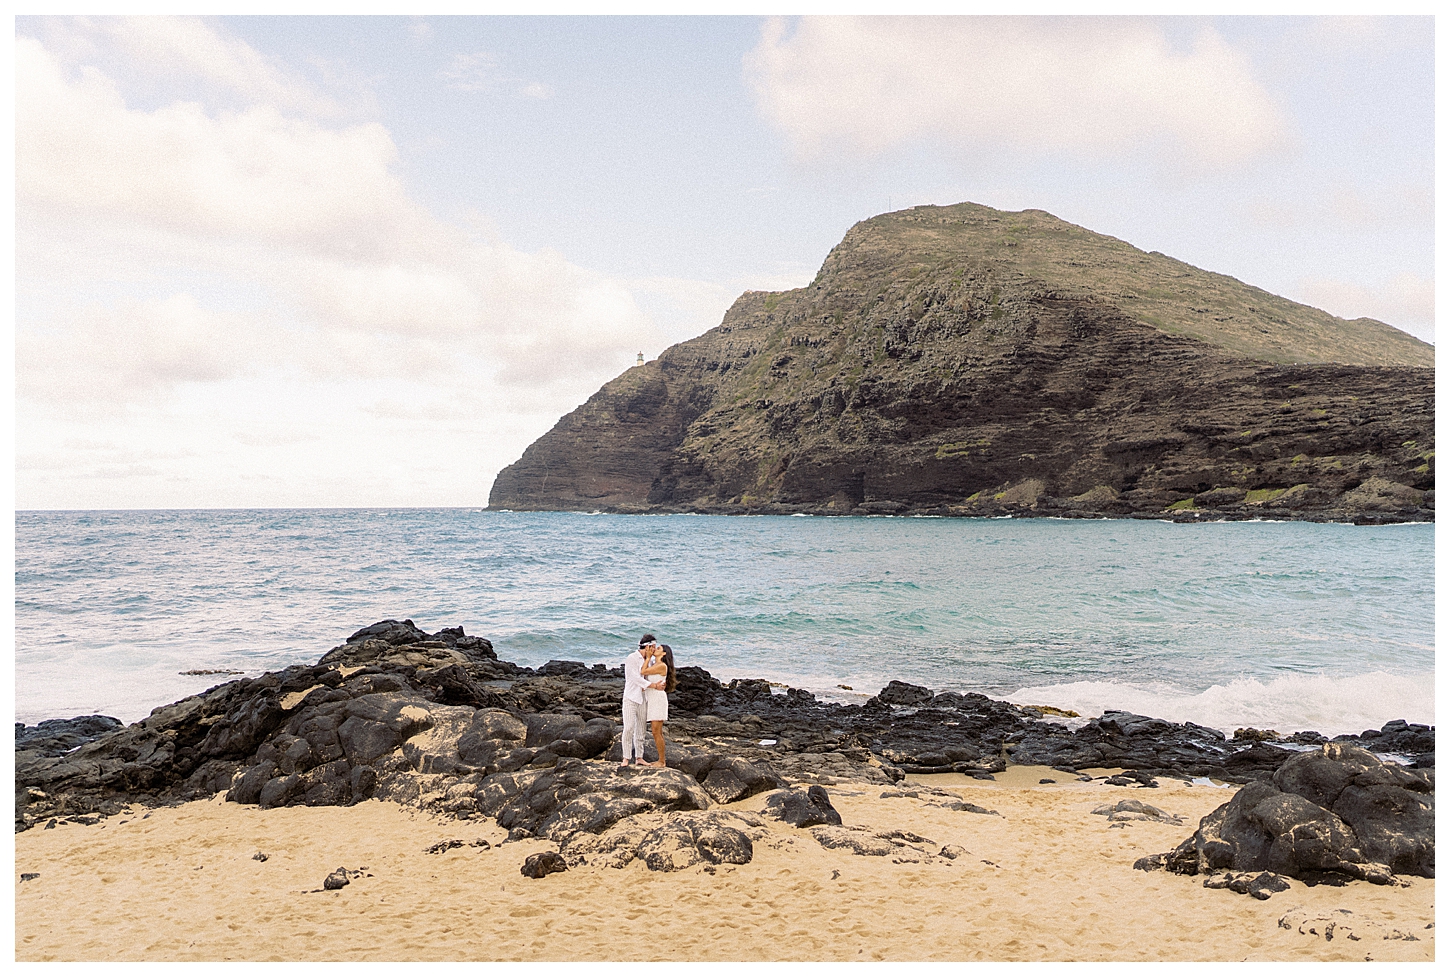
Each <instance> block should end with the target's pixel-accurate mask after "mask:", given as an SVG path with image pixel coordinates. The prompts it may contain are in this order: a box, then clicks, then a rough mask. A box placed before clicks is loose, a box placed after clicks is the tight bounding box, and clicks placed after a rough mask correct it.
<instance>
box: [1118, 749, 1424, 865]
mask: <svg viewBox="0 0 1450 977" xmlns="http://www.w3.org/2000/svg"><path fill="white" fill-rule="evenodd" d="M1138 867H1139V868H1143V869H1145V870H1152V869H1154V868H1166V869H1168V870H1169V871H1171V872H1176V873H1179V874H1181V875H1199V874H1206V873H1211V872H1220V871H1224V870H1227V871H1230V872H1235V873H1243V872H1265V871H1267V872H1273V873H1277V874H1279V875H1286V876H1290V877H1294V878H1305V877H1308V878H1314V877H1317V876H1318V875H1321V874H1323V873H1332V874H1338V875H1343V876H1348V877H1350V878H1356V879H1365V880H1368V881H1370V882H1376V883H1379V884H1386V883H1389V882H1391V881H1393V877H1394V876H1395V875H1418V876H1423V877H1426V878H1434V877H1435V795H1434V782H1433V780H1432V775H1430V774H1426V773H1422V772H1419V771H1412V770H1406V769H1405V768H1403V767H1400V766H1397V765H1394V764H1387V763H1384V762H1383V761H1381V760H1379V759H1377V758H1376V757H1375V756H1374V755H1373V754H1371V753H1369V752H1368V751H1366V750H1363V749H1360V748H1359V747H1355V746H1346V745H1344V744H1340V743H1330V744H1326V745H1325V746H1324V747H1323V748H1322V749H1320V750H1315V751H1313V752H1310V753H1300V754H1298V755H1296V756H1294V757H1292V758H1291V759H1289V760H1287V761H1285V762H1284V763H1283V764H1282V765H1281V766H1280V767H1279V768H1278V769H1277V770H1276V771H1274V774H1273V777H1272V779H1271V780H1267V781H1256V782H1254V783H1251V784H1249V785H1248V786H1246V787H1244V788H1243V789H1242V790H1240V791H1239V792H1238V793H1237V794H1235V795H1234V797H1233V799H1232V800H1230V801H1229V802H1228V803H1226V804H1223V805H1222V806H1220V807H1219V808H1218V809H1216V810H1215V811H1213V812H1212V813H1210V814H1209V815H1208V816H1206V817H1205V818H1204V819H1203V820H1202V822H1201V823H1200V824H1199V827H1198V830H1197V831H1196V832H1195V833H1194V834H1193V836H1192V837H1191V838H1188V839H1187V840H1186V841H1184V842H1183V844H1181V845H1179V846H1178V847H1177V848H1176V849H1174V850H1173V851H1171V852H1168V853H1166V854H1163V855H1155V856H1150V857H1148V858H1145V859H1140V860H1139V862H1138Z"/></svg>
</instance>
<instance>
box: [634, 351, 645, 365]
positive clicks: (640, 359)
mask: <svg viewBox="0 0 1450 977" xmlns="http://www.w3.org/2000/svg"><path fill="white" fill-rule="evenodd" d="M634 365H635V366H644V354H643V353H640V354H639V359H637V360H635V361H634Z"/></svg>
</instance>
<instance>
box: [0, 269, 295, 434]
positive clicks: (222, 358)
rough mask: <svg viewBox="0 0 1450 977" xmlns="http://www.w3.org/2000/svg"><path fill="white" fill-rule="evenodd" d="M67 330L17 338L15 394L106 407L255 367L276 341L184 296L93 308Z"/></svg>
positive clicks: (29, 333) (254, 327)
mask: <svg viewBox="0 0 1450 977" xmlns="http://www.w3.org/2000/svg"><path fill="white" fill-rule="evenodd" d="M67 327H68V328H66V329H64V330H63V331H61V332H59V333H52V334H47V333H37V332H33V331H24V332H20V333H19V334H18V335H17V336H16V342H15V365H16V371H15V372H16V376H15V380H16V392H17V394H18V395H19V396H22V397H29V398H31V399H35V400H54V401H59V402H60V403H62V404H63V405H68V406H73V407H79V408H86V407H98V408H102V409H110V408H112V407H114V406H115V405H116V404H118V403H122V404H124V403H128V402H135V401H141V402H144V401H145V400H146V399H148V398H151V397H154V396H156V395H158V394H160V393H162V392H163V391H165V390H168V389H169V388H172V387H174V386H176V385H178V384H182V383H206V382H210V381H216V380H227V379H231V378H233V377H236V376H242V375H246V374H248V373H252V372H256V371H257V369H258V368H259V366H260V365H261V364H262V363H263V362H265V358H266V355H267V352H268V350H269V349H273V348H275V346H276V343H275V340H274V339H273V337H272V336H271V335H270V333H271V330H269V329H267V328H266V327H265V326H263V327H261V328H259V327H258V324H257V323H255V322H253V321H247V320H244V319H242V318H241V317H238V316H228V315H223V314H218V313H215V312H211V311H208V310H205V309H203V308H201V307H200V306H198V305H197V303H196V301H195V300H194V299H193V298H192V297H191V296H189V295H185V294H182V295H175V296H172V297H170V298H167V299H165V300H162V301H152V300H142V301H127V302H122V303H119V304H118V305H116V306H114V307H111V308H98V307H94V306H93V307H91V308H89V309H86V310H83V311H82V312H81V314H79V315H77V316H76V317H75V318H74V319H72V320H71V321H70V322H69V323H67Z"/></svg>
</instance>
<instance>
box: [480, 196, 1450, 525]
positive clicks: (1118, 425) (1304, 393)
mask: <svg viewBox="0 0 1450 977" xmlns="http://www.w3.org/2000/svg"><path fill="white" fill-rule="evenodd" d="M1433 357H1434V350H1433V347H1430V346H1429V345H1427V344H1425V343H1421V342H1419V341H1418V340H1415V339H1413V338H1412V337H1410V336H1408V335H1406V334H1404V333H1401V332H1399V331H1398V330H1395V329H1393V328H1391V327H1389V326H1386V325H1384V324H1383V323H1379V322H1375V321H1374V320H1368V319H1360V320H1355V321H1353V322H1348V321H1345V320H1342V319H1337V318H1335V317H1333V316H1330V315H1328V314H1327V313H1324V312H1321V311H1319V310H1317V309H1311V308H1309V307H1307V306H1302V305H1298V304H1297V303H1294V302H1290V301H1288V300H1287V299H1283V298H1279V297H1277V296H1273V295H1270V294H1268V293H1267V292H1263V291H1261V290H1259V289H1255V288H1252V287H1250V286H1247V285H1244V284H1243V283H1241V282H1238V281H1236V280H1234V279H1232V278H1228V277H1226V276H1223V275H1215V274H1212V273H1209V272H1204V271H1201V270H1199V269H1196V268H1193V267H1191V266H1189V265H1185V264H1183V263H1182V262H1179V261H1176V260H1174V259H1172V258H1167V257H1164V256H1162V255H1158V254H1145V253H1143V252H1141V251H1138V250H1137V249H1135V248H1132V247H1131V246H1129V245H1127V244H1125V243H1123V242H1121V241H1117V240H1115V239H1113V238H1109V237H1105V236H1103V235H1098V234H1093V233H1092V232H1090V231H1086V230H1084V229H1082V228H1079V227H1075V226H1073V225H1071V224H1067V223H1065V222H1063V221H1059V220H1057V219H1056V218H1054V217H1052V216H1051V215H1048V214H1045V213H1042V212H1040V211H1024V212H1022V213H1004V212H1001V211H995V210H992V209H990V208H986V207H979V206H976V205H973V204H960V205H957V206H954V207H919V208H915V209H913V210H910V211H904V212H900V213H895V214H885V215H882V216H880V217H876V218H872V219H871V220H868V221H864V222H862V223H860V224H858V225H856V226H855V227H854V228H852V229H851V231H850V232H849V233H848V234H847V235H846V237H845V239H844V240H843V241H842V242H841V244H840V245H838V246H837V247H836V248H835V249H834V250H833V251H832V252H831V254H830V256H829V257H828V258H827V259H826V262H825V264H824V265H823V266H822V268H821V271H820V274H819V275H817V277H816V280H815V281H814V282H812V283H811V285H809V286H807V287H806V288H802V289H796V290H794V291H790V292H782V293H764V292H747V293H746V294H745V295H743V296H741V297H740V298H739V299H738V300H737V301H736V302H735V304H734V305H733V306H732V307H731V308H730V310H729V311H728V312H727V313H726V315H725V319H724V321H723V322H722V323H721V325H720V326H718V327H716V328H715V329H712V330H710V331H709V332H707V333H705V334H704V335H703V336H700V337H699V338H697V339H693V340H690V341H689V342H685V343H680V344H679V345H677V346H673V347H671V348H670V349H668V350H666V351H665V352H664V353H663V354H661V356H660V358H659V359H657V360H655V361H653V362H651V363H648V364H646V365H644V366H642V367H636V368H633V369H631V370H629V371H627V372H626V373H625V374H624V375H622V376H620V377H619V378H618V379H616V380H613V381H611V382H610V383H608V384H606V385H605V386H604V387H603V388H602V389H601V390H599V392H597V393H596V394H595V395H594V396H592V397H591V398H590V399H589V400H588V402H586V403H585V404H584V405H583V406H581V407H580V408H578V409H577V410H575V411H574V412H572V413H570V414H568V415H567V416H565V417H563V418H562V419H560V421H559V422H558V424H556V425H555V426H554V428H553V430H551V431H550V432H549V433H548V434H546V435H544V437H542V438H540V439H539V440H538V441H536V442H535V443H534V444H533V445H531V446H530V447H529V448H528V450H527V451H525V452H524V455H523V457H522V458H521V459H520V460H519V461H518V462H516V463H515V464H513V465H511V466H509V467H508V468H506V469H504V471H502V472H500V473H499V476H498V478H497V480H496V481H495V482H494V485H493V490H492V493H491V495H490V499H489V505H490V507H491V508H508V509H565V510H603V511H616V512H647V511H697V512H730V513H734V512H814V513H823V514H824V513H839V514H844V513H856V514H872V513H933V514H947V515H997V514H1006V513H1020V514H1036V515H1083V516H1092V515H1130V514H1136V515H1156V516H1163V517H1165V518H1179V519H1190V518H1203V517H1205V516H1207V515H1216V516H1229V517H1246V518H1247V517H1270V516H1275V515H1277V516H1280V517H1295V518H1314V519H1358V520H1360V521H1380V520H1388V521H1399V520H1404V519H1428V518H1432V517H1433V504H1434V503H1433V488H1434V450H1433V449H1434V370H1433V362H1434V359H1433Z"/></svg>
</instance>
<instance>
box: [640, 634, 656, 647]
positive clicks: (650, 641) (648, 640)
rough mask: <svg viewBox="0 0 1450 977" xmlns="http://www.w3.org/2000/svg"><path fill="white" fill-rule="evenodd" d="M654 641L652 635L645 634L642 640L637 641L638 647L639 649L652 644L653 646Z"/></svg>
mask: <svg viewBox="0 0 1450 977" xmlns="http://www.w3.org/2000/svg"><path fill="white" fill-rule="evenodd" d="M654 641H655V636H654V635H652V634H647V635H645V636H644V637H643V638H640V639H639V646H640V647H641V648H643V647H644V646H645V645H652V644H654Z"/></svg>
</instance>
